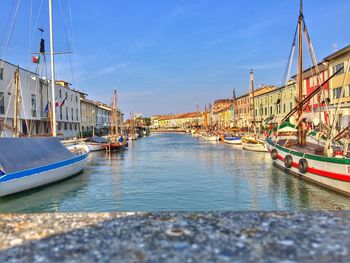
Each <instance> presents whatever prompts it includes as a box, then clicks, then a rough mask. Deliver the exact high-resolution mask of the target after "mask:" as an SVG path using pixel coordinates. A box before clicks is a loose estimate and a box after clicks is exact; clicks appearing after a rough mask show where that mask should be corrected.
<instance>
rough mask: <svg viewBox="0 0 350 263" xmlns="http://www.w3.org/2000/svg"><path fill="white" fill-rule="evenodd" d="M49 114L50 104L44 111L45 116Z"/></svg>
mask: <svg viewBox="0 0 350 263" xmlns="http://www.w3.org/2000/svg"><path fill="white" fill-rule="evenodd" d="M48 112H49V103H47V104H46V107H45V110H44V114H46V113H48Z"/></svg>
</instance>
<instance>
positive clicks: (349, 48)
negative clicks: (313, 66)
mask: <svg viewBox="0 0 350 263" xmlns="http://www.w3.org/2000/svg"><path fill="white" fill-rule="evenodd" d="M347 52H350V45H347V46H346V47H343V48H342V49H340V50H338V51H336V52H334V53H333V54H330V55H329V56H327V57H325V58H324V60H325V61H329V60H331V59H335V58H337V57H340V56H342V55H344V54H346V53H347Z"/></svg>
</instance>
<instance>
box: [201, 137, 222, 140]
mask: <svg viewBox="0 0 350 263" xmlns="http://www.w3.org/2000/svg"><path fill="white" fill-rule="evenodd" d="M204 138H205V139H206V140H207V141H218V140H219V139H220V138H219V136H207V137H204Z"/></svg>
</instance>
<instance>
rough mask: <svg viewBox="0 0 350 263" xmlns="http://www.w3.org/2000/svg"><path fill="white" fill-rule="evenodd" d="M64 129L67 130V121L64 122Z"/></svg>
mask: <svg viewBox="0 0 350 263" xmlns="http://www.w3.org/2000/svg"><path fill="white" fill-rule="evenodd" d="M64 130H65V131H66V130H67V122H65V123H64Z"/></svg>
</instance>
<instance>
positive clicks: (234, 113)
mask: <svg viewBox="0 0 350 263" xmlns="http://www.w3.org/2000/svg"><path fill="white" fill-rule="evenodd" d="M235 102H236V91H235V88H233V89H232V114H233V127H236V106H235Z"/></svg>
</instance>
